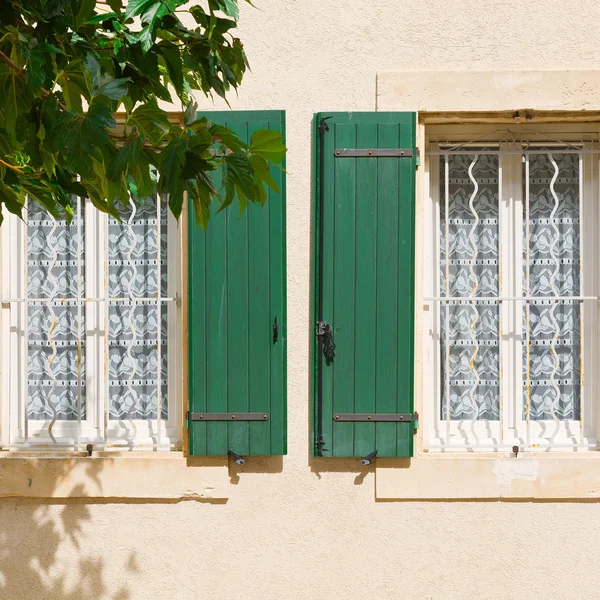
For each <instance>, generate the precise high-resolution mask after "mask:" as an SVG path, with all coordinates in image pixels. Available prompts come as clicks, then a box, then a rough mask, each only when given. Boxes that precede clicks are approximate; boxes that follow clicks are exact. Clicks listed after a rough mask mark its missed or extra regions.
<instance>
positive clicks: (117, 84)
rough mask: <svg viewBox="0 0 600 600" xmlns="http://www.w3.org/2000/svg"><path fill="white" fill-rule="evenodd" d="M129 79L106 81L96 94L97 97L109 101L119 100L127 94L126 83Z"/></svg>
mask: <svg viewBox="0 0 600 600" xmlns="http://www.w3.org/2000/svg"><path fill="white" fill-rule="evenodd" d="M130 81H131V79H130V78H129V77H121V78H119V79H113V80H112V81H108V82H107V83H105V84H104V85H103V86H102V87H100V88H99V89H98V91H97V92H96V95H97V96H106V97H107V98H110V99H111V100H120V99H121V98H122V97H123V96H125V95H126V94H127V85H126V84H127V83H128V82H130Z"/></svg>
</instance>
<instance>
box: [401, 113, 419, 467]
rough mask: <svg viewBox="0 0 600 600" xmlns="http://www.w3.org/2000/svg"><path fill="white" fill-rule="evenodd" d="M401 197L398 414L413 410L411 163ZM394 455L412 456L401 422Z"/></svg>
mask: <svg viewBox="0 0 600 600" xmlns="http://www.w3.org/2000/svg"><path fill="white" fill-rule="evenodd" d="M415 129H416V122H415V120H414V115H413V119H412V120H411V123H410V126H409V127H400V147H405V146H404V145H406V147H410V146H411V145H413V144H414V140H413V137H412V136H413V132H414V131H415ZM398 162H399V171H400V178H399V179H400V194H399V202H398V207H399V212H398V216H399V225H398V230H399V240H400V248H399V256H400V257H401V258H400V264H399V270H398V312H399V314H400V315H409V316H408V318H400V320H399V323H398V341H397V343H398V406H397V412H399V413H411V412H413V411H414V352H415V344H414V343H407V342H406V340H414V339H415V335H414V331H415V319H414V303H415V284H414V282H415V212H416V211H415V167H414V165H412V164H410V163H411V162H412V161H409V162H407V161H404V160H399V161H398ZM396 435H397V448H396V454H397V456H412V454H413V443H414V427H413V426H412V425H411V426H408V427H407V426H406V425H404V424H401V423H397V424H396Z"/></svg>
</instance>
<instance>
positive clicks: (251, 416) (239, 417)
mask: <svg viewBox="0 0 600 600" xmlns="http://www.w3.org/2000/svg"><path fill="white" fill-rule="evenodd" d="M190 420H191V421H268V420H269V413H266V412H260V413H243V412H235V413H196V412H193V413H192V414H191V419H190Z"/></svg>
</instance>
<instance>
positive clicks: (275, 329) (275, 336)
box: [273, 317, 279, 344]
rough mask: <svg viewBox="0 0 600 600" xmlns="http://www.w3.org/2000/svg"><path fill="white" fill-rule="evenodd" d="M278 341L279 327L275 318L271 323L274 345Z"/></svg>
mask: <svg viewBox="0 0 600 600" xmlns="http://www.w3.org/2000/svg"><path fill="white" fill-rule="evenodd" d="M278 340H279V325H278V324H277V317H275V321H274V323H273V343H274V344H276V343H277V342H278Z"/></svg>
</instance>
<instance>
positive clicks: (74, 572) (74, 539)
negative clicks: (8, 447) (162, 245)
mask: <svg viewBox="0 0 600 600" xmlns="http://www.w3.org/2000/svg"><path fill="white" fill-rule="evenodd" d="M105 460H107V459H97V460H94V459H91V460H90V461H89V465H88V466H87V468H86V476H87V477H86V480H89V481H90V483H92V482H93V483H94V484H95V485H97V486H99V487H100V481H99V479H98V475H99V472H100V470H101V469H102V468H103V465H104V463H105ZM54 464H56V463H54ZM71 464H72V462H71V461H70V460H65V461H64V462H62V463H61V465H62V466H61V467H60V470H54V469H53V471H52V475H51V476H49V478H50V477H52V481H53V483H52V486H53V488H54V489H56V486H57V485H58V484H59V483H60V482H61V481H64V480H65V479H68V477H69V472H70V470H71ZM35 483H36V482H35V481H32V482H31V481H30V485H31V484H33V485H35ZM83 487H84V486H76V487H75V488H74V489H73V492H72V495H73V496H74V497H73V498H72V499H43V498H40V499H22V498H6V499H2V500H0V598H6V599H7V600H8V599H10V600H21V599H23V600H31V599H33V598H35V599H36V600H46V599H48V600H50V599H52V600H85V599H90V600H91V599H94V600H96V599H98V600H100V599H104V598H110V599H111V600H128V599H129V598H130V597H131V596H130V593H129V592H128V590H127V588H126V584H123V583H120V584H119V587H118V589H117V591H114V589H115V587H116V586H115V585H111V586H110V590H109V587H108V586H107V575H106V574H105V572H104V571H105V568H104V561H103V558H102V554H101V551H100V545H99V544H98V545H96V544H95V542H94V540H93V539H91V538H90V537H89V532H86V531H85V527H86V525H88V524H91V523H92V521H93V520H94V514H93V513H92V510H91V508H92V507H91V505H90V504H89V500H88V499H86V498H85V497H81V496H85V493H84V492H85V490H84V489H83ZM48 495H49V496H50V495H51V494H50V493H49V494H48ZM112 535H118V532H117V531H115V530H113V532H112ZM123 569H124V570H125V571H129V572H135V571H137V570H138V569H137V566H136V561H135V556H134V555H133V554H132V555H131V556H130V557H129V559H128V560H127V561H126V564H124V565H123Z"/></svg>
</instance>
